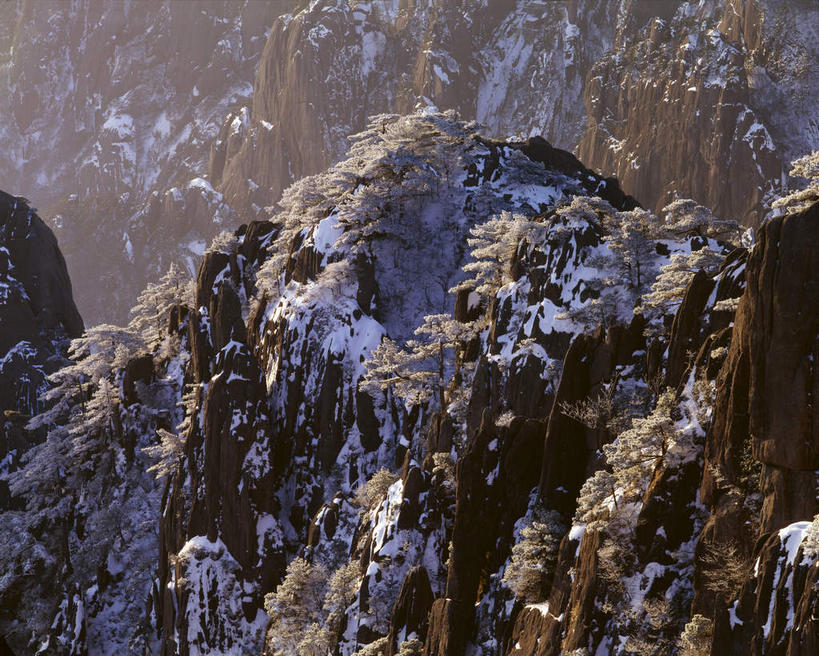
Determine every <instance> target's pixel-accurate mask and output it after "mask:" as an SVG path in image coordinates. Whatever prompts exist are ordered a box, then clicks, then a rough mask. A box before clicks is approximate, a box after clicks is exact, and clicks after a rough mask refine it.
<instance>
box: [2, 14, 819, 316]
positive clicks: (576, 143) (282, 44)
mask: <svg viewBox="0 0 819 656" xmlns="http://www.w3.org/2000/svg"><path fill="white" fill-rule="evenodd" d="M6 4H9V5H10V6H13V7H14V10H11V14H13V15H14V16H15V17H16V20H14V21H10V22H9V23H7V24H6V28H5V32H4V33H3V34H5V36H3V34H0V78H2V79H3V80H4V82H5V84H6V86H7V87H8V93H7V94H4V96H3V100H2V101H0V102H2V109H3V111H2V112H0V145H2V149H3V151H4V152H6V153H7V157H6V158H5V160H4V161H5V164H2V163H0V166H5V169H0V172H2V173H3V175H4V179H6V180H7V181H8V182H7V185H10V186H12V187H13V188H14V189H15V190H17V191H18V193H23V194H25V195H27V196H28V197H30V198H34V199H36V201H37V203H38V204H39V205H40V207H43V208H47V210H46V212H45V215H46V216H47V217H48V218H49V221H50V223H51V225H52V227H53V228H54V229H55V230H56V232H57V233H58V236H59V237H60V239H61V242H62V243H63V245H64V251H65V252H66V257H67V260H68V263H69V268H70V270H71V271H72V276H73V278H74V280H75V286H76V287H77V288H78V298H79V301H78V302H79V305H80V306H81V308H82V309H83V312H84V315H85V316H87V317H88V318H90V319H92V320H93V321H97V320H103V319H105V320H113V319H116V320H118V321H123V320H124V318H125V317H126V315H127V310H128V308H129V306H130V305H131V303H132V301H133V298H134V297H135V296H136V293H137V292H138V290H139V289H141V288H142V287H143V286H144V285H145V283H146V282H147V281H148V280H151V279H153V278H155V277H157V276H158V275H159V274H161V273H162V272H163V271H165V270H166V269H167V266H168V264H169V263H170V262H171V261H177V262H178V263H180V264H183V265H185V266H187V267H188V269H189V271H190V272H191V273H192V274H193V273H194V272H195V270H196V267H197V266H198V260H199V258H200V257H201V255H202V253H203V250H204V247H205V245H206V244H207V243H208V242H209V241H210V239H211V238H212V237H213V235H215V234H216V233H218V232H220V231H221V230H224V229H229V230H232V229H235V227H236V225H237V224H238V223H239V222H240V221H245V222H247V221H250V220H258V219H262V218H264V217H265V216H266V212H265V210H264V208H265V207H266V206H268V205H270V204H272V203H275V202H276V201H278V200H279V198H280V196H281V193H282V191H283V190H284V189H285V188H286V187H288V186H289V185H290V184H291V183H292V182H294V181H296V180H298V179H300V178H301V177H303V176H305V175H310V174H314V173H318V172H319V171H322V170H324V169H325V168H327V167H328V166H330V165H331V164H333V163H334V162H336V161H338V160H339V158H341V157H342V156H343V155H344V153H345V152H346V149H347V141H346V137H347V135H349V134H352V133H354V132H357V131H359V130H361V129H363V127H364V126H365V124H366V121H367V118H368V117H369V116H371V115H375V114H379V113H382V112H393V111H396V112H401V113H403V112H408V111H412V110H413V109H414V108H415V107H416V106H417V105H420V106H428V105H435V106H438V107H440V108H442V109H455V110H457V111H459V112H460V113H461V115H462V116H464V117H466V118H475V119H477V120H479V121H480V122H481V123H482V124H484V125H485V126H486V131H487V133H488V134H489V136H492V137H494V138H506V137H508V136H510V135H514V136H515V137H516V138H526V137H528V136H534V135H540V136H543V137H544V138H546V139H547V140H548V141H549V142H551V143H553V144H555V145H557V146H559V147H562V148H566V149H574V150H575V152H576V153H577V154H578V156H579V157H580V158H581V159H582V160H583V161H584V162H585V163H586V165H587V166H590V167H591V168H592V169H594V170H597V171H599V172H600V173H602V175H604V176H609V175H616V176H617V177H618V178H619V179H621V180H622V181H623V186H624V188H625V189H628V190H629V191H630V192H631V193H633V194H634V195H635V196H636V197H639V198H641V200H642V202H643V203H644V204H646V206H649V207H652V208H653V209H655V210H659V209H660V208H661V207H662V206H663V205H664V204H666V202H668V201H669V200H672V199H673V198H674V197H675V194H678V195H680V196H682V197H692V198H695V199H697V200H698V201H699V202H701V203H703V204H706V205H708V206H709V207H712V209H714V211H715V212H717V214H719V215H723V216H727V217H735V218H737V219H739V220H741V221H743V222H744V223H746V224H748V225H753V224H756V223H758V222H759V220H760V219H761V217H762V215H763V214H764V211H765V206H766V203H767V201H768V200H770V197H771V194H772V193H773V192H774V191H777V192H778V191H781V186H782V181H783V177H784V175H783V168H784V167H783V164H786V163H787V162H789V161H790V160H791V159H793V158H795V157H796V156H799V155H802V154H804V153H805V152H808V151H810V150H813V149H814V148H815V147H816V146H817V132H816V126H815V125H814V122H813V121H812V112H811V108H812V107H813V106H815V103H816V94H817V88H819V85H818V84H817V82H816V79H815V75H814V73H813V70H812V68H811V66H810V62H811V61H812V60H813V59H815V58H816V50H815V48H816V46H815V39H814V38H813V33H814V32H815V29H816V28H815V25H816V21H817V13H816V12H817V10H816V7H815V3H813V2H811V1H810V0H800V1H799V2H796V3H794V2H784V1H782V0H730V1H728V0H725V1H719V2H718V1H716V0H701V1H698V2H696V3H683V2H679V1H678V0H662V1H660V2H657V1H654V0H652V1H651V2H649V1H644V0H619V1H618V2H608V1H601V0H577V1H574V0H572V1H569V0H566V1H565V2H564V1H561V2H537V3H531V2H514V1H512V0H508V1H507V0H504V1H503V2H491V3H487V2H479V3H475V2H457V3H452V2H439V1H437V0H424V1H422V2H412V3H403V2H399V1H398V0H389V1H387V2H380V1H379V2H355V3H350V2H343V1H341V0H327V1H322V2H318V3H297V2H292V1H291V2H287V1H285V0H281V1H280V2H273V3H261V2H241V3H235V2H204V1H203V2H198V3H194V2H185V3H174V2H168V3H160V5H159V6H158V7H157V8H156V10H155V11H152V12H143V11H140V9H139V7H140V3H128V2H126V3H119V4H118V5H117V6H116V7H113V6H109V5H107V4H106V3H100V2H96V1H91V0H89V1H88V2H80V3H75V4H71V5H66V4H65V3H59V2H58V3H52V4H49V3H47V2H39V1H38V2H33V1H32V2H25V1H23V0H18V1H17V2H16V3H6ZM15 10H16V11H15ZM193 34H195V35H196V36H195V38H194V37H192V36H191V35H193ZM11 44H14V47H13V48H11ZM40 61H42V62H45V65H44V66H42V67H40V66H39V65H35V63H36V62H40ZM100 62H105V65H104V66H102V65H100ZM646 135H650V138H649V137H647V136H646ZM748 185H750V187H751V188H752V189H751V192H750V193H748V194H746V193H744V192H743V191H740V190H741V189H744V188H745V187H746V186H748ZM717 189H719V190H721V191H720V192H719V193H718V192H717ZM726 189H728V190H730V191H728V192H726V193H723V192H724V191H725V190H726ZM79 235H81V236H82V237H79ZM123 272H125V273H123ZM122 279H125V280H128V281H133V282H132V284H131V283H129V284H128V285H126V286H125V288H123V286H122V285H121V284H118V283H117V281H118V280H122ZM101 288H103V289H104V294H103V296H104V298H105V299H106V301H105V302H102V301H100V297H101V295H100V291H99V290H100V289H101Z"/></svg>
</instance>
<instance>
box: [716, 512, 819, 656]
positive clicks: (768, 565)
mask: <svg viewBox="0 0 819 656" xmlns="http://www.w3.org/2000/svg"><path fill="white" fill-rule="evenodd" d="M808 527H809V522H797V523H794V524H791V525H789V526H786V527H785V528H783V529H781V530H779V531H776V532H773V533H772V534H770V536H769V537H768V538H767V539H766V540H765V541H764V542H762V543H761V544H760V545H758V554H757V557H756V562H755V563H754V565H753V568H752V570H751V571H750V572H749V573H748V580H747V582H746V583H745V585H744V586H743V588H742V591H741V592H740V595H739V599H738V600H737V601H736V602H735V603H734V604H733V605H732V606H731V607H730V608H729V609H723V608H720V609H718V611H717V614H716V617H715V626H714V640H713V643H712V647H711V653H712V654H726V655H727V656H734V655H736V654H748V653H750V654H753V655H754V656H755V655H757V654H788V656H803V655H806V654H813V653H815V651H816V649H817V648H818V647H819V620H817V618H816V614H815V609H816V607H817V603H819V590H818V589H817V586H816V581H817V575H819V562H817V560H816V557H817V553H816V542H815V536H814V538H813V539H812V540H811V539H808V541H807V542H806V541H805V533H806V531H807V530H808Z"/></svg>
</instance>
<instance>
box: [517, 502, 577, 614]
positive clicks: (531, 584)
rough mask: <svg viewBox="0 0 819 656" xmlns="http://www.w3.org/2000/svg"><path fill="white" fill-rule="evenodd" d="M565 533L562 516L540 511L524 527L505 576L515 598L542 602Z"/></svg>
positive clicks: (530, 601) (553, 512)
mask: <svg viewBox="0 0 819 656" xmlns="http://www.w3.org/2000/svg"><path fill="white" fill-rule="evenodd" d="M565 533H566V526H565V524H564V523H563V518H562V517H561V515H560V513H558V512H555V511H546V510H544V509H541V508H539V509H537V510H536V511H535V513H534V516H533V517H532V521H531V522H530V523H527V524H526V525H525V526H524V527H523V528H521V530H520V540H519V541H518V542H517V543H516V544H515V546H514V547H512V558H511V560H510V562H509V565H508V566H507V567H506V571H505V572H504V575H503V580H504V582H505V583H506V584H507V585H508V586H509V587H510V588H511V589H512V592H514V594H515V597H517V598H518V599H521V600H522V601H523V602H524V603H529V604H534V603H538V602H540V601H543V598H544V596H545V595H546V593H547V591H548V583H549V581H550V579H551V575H552V574H553V573H554V567H555V565H556V564H557V552H558V548H559V547H560V540H561V539H562V538H563V536H564V535H565Z"/></svg>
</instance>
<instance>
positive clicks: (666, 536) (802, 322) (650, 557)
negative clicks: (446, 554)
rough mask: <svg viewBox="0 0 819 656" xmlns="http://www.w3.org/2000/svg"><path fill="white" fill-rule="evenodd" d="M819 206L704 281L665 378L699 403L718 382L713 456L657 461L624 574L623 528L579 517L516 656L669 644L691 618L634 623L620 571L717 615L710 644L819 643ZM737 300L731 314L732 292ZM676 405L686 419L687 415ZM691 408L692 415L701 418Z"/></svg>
mask: <svg viewBox="0 0 819 656" xmlns="http://www.w3.org/2000/svg"><path fill="white" fill-rule="evenodd" d="M817 212H819V205H814V206H812V207H810V208H808V209H806V210H803V211H801V212H798V213H792V214H789V215H786V216H784V217H778V218H773V219H771V220H770V221H769V222H768V223H766V224H765V225H764V226H763V228H762V229H761V231H760V233H759V236H758V242H757V244H756V245H755V246H754V248H753V249H752V250H751V251H750V254H748V253H746V251H744V250H743V249H738V250H736V251H735V252H734V253H733V254H732V255H731V256H729V257H728V258H727V260H726V261H725V263H724V265H723V267H722V269H721V271H720V272H719V274H718V275H717V276H716V277H715V278H713V279H711V278H708V276H704V275H703V274H702V273H699V274H697V275H695V276H694V277H693V279H692V281H691V283H690V284H689V286H688V289H687V291H686V294H685V296H684V297H683V298H682V301H681V304H680V306H679V309H678V311H677V313H676V316H675V318H674V321H673V324H672V326H673V327H672V330H671V334H670V336H669V343H668V344H669V345H668V348H667V350H666V353H665V363H664V365H663V366H664V368H665V382H666V384H668V385H670V386H672V387H674V388H676V389H677V392H676V394H677V395H681V396H682V398H683V399H689V398H693V397H691V396H690V395H691V393H692V390H693V389H695V388H696V386H697V385H713V389H714V392H715V394H716V399H715V401H714V404H713V410H712V411H711V414H710V428H709V430H708V432H707V434H705V435H702V438H701V439H704V442H705V445H704V453H703V459H702V460H699V459H691V458H684V459H683V460H682V461H680V462H678V463H677V464H674V462H673V461H666V459H665V458H660V459H658V460H657V462H656V464H654V465H653V466H652V467H651V476H650V479H648V480H647V484H646V487H645V491H644V493H643V497H642V499H641V501H640V505H639V512H638V514H637V515H636V516H634V518H633V520H629V521H630V525H631V528H630V530H631V531H633V533H632V535H633V548H634V553H633V555H632V556H630V558H632V559H634V560H633V562H632V564H631V565H625V567H626V568H625V569H622V568H623V567H624V562H627V560H626V561H618V560H617V559H618V558H620V556H617V553H618V552H617V548H616V544H617V539H618V538H617V537H616V536H617V533H616V531H617V530H618V529H610V528H608V527H607V526H606V524H605V520H604V521H603V522H602V523H600V522H598V524H597V525H596V526H595V527H594V528H592V527H591V526H589V527H586V526H585V525H584V524H582V523H577V520H575V521H576V523H575V525H574V527H573V528H572V531H571V532H570V533H569V534H568V535H567V536H566V537H565V538H564V540H563V543H562V544H561V548H560V554H559V558H558V564H557V567H556V571H555V575H554V581H553V584H552V588H551V592H550V595H549V597H548V599H547V601H546V602H544V603H543V604H538V605H533V606H527V607H525V608H524V609H522V610H521V612H520V613H519V614H518V616H517V619H516V622H515V627H514V631H513V633H512V639H511V641H510V642H509V643H508V644H509V646H508V647H507V653H509V654H513V653H514V654H520V653H523V654H542V655H546V654H557V653H564V652H568V651H571V650H573V649H577V648H581V647H587V646H588V645H592V648H593V649H598V650H600V649H611V648H613V647H614V645H615V644H616V643H615V642H614V641H613V636H611V635H610V634H608V631H609V629H607V627H608V626H617V627H619V629H618V630H619V631H620V635H622V636H624V638H623V639H624V640H625V639H627V640H628V641H633V640H637V641H639V640H640V639H642V638H643V637H646V636H649V635H651V636H652V640H653V644H655V646H657V648H661V649H665V648H666V647H664V646H663V645H667V647H668V648H669V649H671V648H672V647H673V645H674V644H676V641H677V638H678V636H679V632H680V631H681V629H682V627H681V626H678V628H677V629H676V633H675V632H674V629H672V631H671V634H670V635H668V634H664V633H663V631H664V630H665V629H662V628H660V627H661V626H662V624H653V625H642V628H639V629H635V625H634V624H633V622H634V621H635V619H634V618H632V619H624V618H622V617H620V618H618V617H617V616H616V615H614V616H613V615H612V614H611V613H612V609H616V608H617V602H616V599H617V596H618V595H620V594H621V593H620V592H618V591H617V585H618V584H617V579H616V578H615V579H613V578H612V576H611V572H612V571H617V572H619V574H618V576H619V577H620V580H621V581H622V580H623V577H627V578H628V579H629V580H630V581H632V583H631V584H630V585H633V586H638V588H633V589H634V590H636V589H639V590H641V593H640V594H641V597H640V598H641V599H645V598H648V597H649V596H653V595H657V594H658V593H660V594H664V595H665V596H666V599H668V600H669V601H671V600H673V599H675V598H679V599H680V602H682V603H685V604H690V609H691V611H690V612H691V613H692V614H694V613H698V614H701V615H704V616H705V617H706V618H710V619H706V620H705V621H707V622H712V624H709V627H710V626H713V638H711V637H709V638H708V645H710V647H707V648H708V649H709V653H712V654H715V655H716V654H740V653H748V651H749V650H750V653H752V654H759V655H762V654H778V653H782V654H785V653H788V654H791V653H793V654H803V653H809V652H810V650H811V649H814V648H815V645H816V644H817V642H816V641H817V636H819V632H818V631H817V626H816V622H815V621H814V620H812V619H811V618H810V616H809V611H808V609H809V608H812V607H814V605H815V603H816V600H815V589H814V588H815V586H814V585H813V583H812V581H813V580H814V579H815V576H816V547H815V540H816V538H815V531H816V528H815V522H814V524H813V525H812V524H811V523H810V519H811V518H813V517H814V515H815V514H816V513H817V510H819V508H817V506H816V481H815V471H816V469H817V461H816V453H815V450H816V449H815V447H816V445H817V444H819V441H818V440H817V438H816V436H815V435H814V434H813V431H812V426H813V425H814V424H813V421H812V420H811V417H812V413H813V404H812V401H811V399H812V398H813V393H812V392H811V390H812V385H813V374H812V371H813V370H812V367H811V366H810V363H811V362H812V360H813V357H815V356H814V353H815V350H816V334H817V321H819V318H817V315H816V312H814V311H813V308H814V305H815V304H814V303H812V302H810V301H809V300H808V299H812V298H814V297H816V296H817V294H819V290H817V289H815V286H816V285H815V280H816V276H817V271H815V269H816V261H817V260H816V254H815V251H816V246H817V244H816V232H815V230H814V229H813V228H814V225H815V224H814V222H815V220H816V218H817V216H818V215H817ZM738 295H739V296H741V300H740V301H739V308H738V309H737V310H736V316H735V317H734V316H733V310H732V309H731V305H732V304H733V302H732V301H731V299H735V298H736V297H737V296H738ZM717 304H719V306H718V307H715V305H717ZM732 319H733V321H732ZM572 348H574V346H573V347H572ZM570 353H571V349H570ZM567 362H568V359H567ZM565 375H566V371H565V370H564V376H565ZM694 376H696V377H697V380H699V381H700V382H696V380H695V379H694ZM708 381H714V382H711V383H709V382H708ZM692 385H693V387H692ZM700 389H702V387H701V388H700ZM685 403H690V401H685ZM685 403H684V404H683V405H685ZM681 410H682V412H683V417H685V416H686V414H685V413H687V412H688V410H685V408H684V407H683V406H681ZM688 416H689V419H684V421H689V420H690V417H694V416H695V415H688ZM698 417H699V419H696V421H697V422H699V421H708V420H709V417H708V416H706V415H698ZM550 429H551V425H550ZM621 439H622V438H621ZM785 453H787V456H785V455H784V454H785ZM700 500H701V501H702V502H704V503H705V504H707V508H703V507H702V506H700V505H699V503H700ZM620 503H623V502H622V501H621V502H620ZM614 511H615V508H612V512H614ZM600 527H602V531H601V528H600ZM619 530H622V529H619ZM812 532H813V533H812ZM620 539H622V538H620ZM695 543H696V549H694V544H695ZM612 558H613V559H614V560H612ZM618 563H619V564H618ZM612 568H614V570H612ZM618 568H620V569H618ZM635 577H636V578H635ZM686 586H687V591H685V592H684V591H683V589H684V588H686ZM681 593H682V594H681ZM632 594H634V593H632ZM632 608H636V607H634V606H632ZM645 608H646V609H650V608H651V607H650V606H645ZM628 612H632V613H633V612H634V611H633V610H632V611H627V613H626V614H628ZM648 612H649V613H650V612H651V611H650V610H649V611H648ZM638 614H639V611H638ZM638 621H639V620H638ZM638 626H639V625H638ZM709 630H710V629H709ZM709 635H710V634H709ZM669 640H670V642H664V641H669ZM631 644H633V645H636V644H638V643H631ZM618 653H619V652H618Z"/></svg>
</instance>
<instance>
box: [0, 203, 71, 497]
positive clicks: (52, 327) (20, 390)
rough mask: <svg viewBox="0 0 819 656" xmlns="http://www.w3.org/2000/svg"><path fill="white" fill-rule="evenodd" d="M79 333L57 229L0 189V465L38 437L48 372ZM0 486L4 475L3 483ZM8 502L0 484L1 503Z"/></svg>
mask: <svg viewBox="0 0 819 656" xmlns="http://www.w3.org/2000/svg"><path fill="white" fill-rule="evenodd" d="M82 331H83V322H82V319H81V318H80V315H79V313H78V312H77V308H76V307H75V305H74V300H73V297H72V294H71V281H70V280H69V278H68V273H67V271H66V267H65V260H63V256H62V254H61V252H60V249H59V248H58V246H57V240H56V238H55V237H54V233H53V232H52V231H51V230H50V229H49V228H48V226H46V224H45V223H43V221H42V220H41V219H40V217H39V216H37V214H36V210H34V209H33V208H32V207H30V206H29V204H28V202H27V201H26V199H24V198H20V197H15V196H10V195H9V194H6V193H5V192H2V191H0V410H2V411H4V413H5V414H4V416H3V417H2V418H0V420H2V425H0V462H1V463H2V465H0V471H2V472H3V473H7V472H8V471H9V470H10V469H14V468H15V467H16V466H17V463H18V462H19V460H20V458H21V456H22V455H23V454H24V453H25V451H26V450H27V449H28V447H29V446H30V445H31V443H32V441H33V440H34V439H35V436H33V435H30V434H28V433H27V431H26V430H25V428H24V427H25V423H26V421H27V420H28V418H30V417H31V416H32V415H34V414H36V413H37V412H39V411H40V410H42V407H41V405H40V402H39V400H38V396H39V395H40V394H42V392H43V391H44V390H45V388H46V386H47V383H46V376H48V374H50V373H52V372H54V371H55V370H56V369H57V368H58V367H60V366H62V365H63V364H64V363H65V357H66V350H67V349H68V342H69V340H70V339H71V338H73V337H79V336H80V334H81V333H82ZM0 486H2V488H5V481H4V482H3V483H0ZM8 502H9V499H8V498H7V494H6V492H5V491H4V489H0V507H4V506H5V505H6V503H8Z"/></svg>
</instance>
